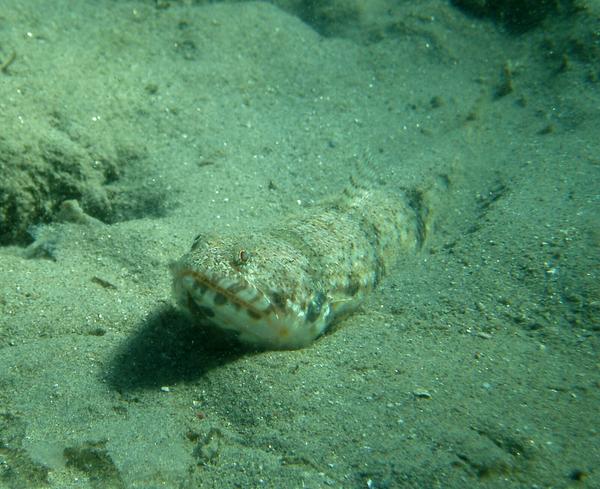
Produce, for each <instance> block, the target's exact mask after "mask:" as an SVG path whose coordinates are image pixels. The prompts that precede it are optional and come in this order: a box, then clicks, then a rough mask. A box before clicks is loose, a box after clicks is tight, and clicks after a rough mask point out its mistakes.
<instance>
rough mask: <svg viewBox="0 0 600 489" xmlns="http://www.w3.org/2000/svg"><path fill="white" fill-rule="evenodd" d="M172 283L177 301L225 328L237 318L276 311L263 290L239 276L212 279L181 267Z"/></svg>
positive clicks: (255, 317)
mask: <svg viewBox="0 0 600 489" xmlns="http://www.w3.org/2000/svg"><path fill="white" fill-rule="evenodd" d="M173 287H174V289H175V295H176V297H177V298H178V300H179V302H180V303H181V304H182V305H183V306H185V307H187V308H188V309H189V310H190V312H192V313H194V314H195V315H197V316H199V317H200V318H201V319H204V320H207V321H209V322H212V323H217V324H218V325H219V326H222V327H225V328H227V326H228V325H235V324H237V323H238V322H240V321H246V322H247V321H249V320H254V321H258V320H261V319H262V320H264V319H265V318H266V317H267V316H269V315H270V314H272V313H274V312H276V311H275V308H274V306H273V304H272V303H271V301H270V300H269V299H268V298H267V296H266V295H265V294H264V293H262V292H261V291H260V290H258V288H256V287H255V286H253V285H251V284H249V283H248V282H247V281H245V280H243V279H240V278H235V279H233V278H223V277H219V278H216V279H215V278H211V277H209V276H207V275H204V274H202V273H199V272H196V271H194V270H182V271H179V272H178V273H177V275H176V276H175V280H174V282H173ZM182 299H183V300H182ZM227 329H230V328H227Z"/></svg>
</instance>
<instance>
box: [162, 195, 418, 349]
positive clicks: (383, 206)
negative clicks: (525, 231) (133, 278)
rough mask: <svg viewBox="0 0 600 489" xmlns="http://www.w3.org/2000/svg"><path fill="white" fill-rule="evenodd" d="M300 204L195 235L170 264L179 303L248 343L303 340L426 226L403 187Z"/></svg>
mask: <svg viewBox="0 0 600 489" xmlns="http://www.w3.org/2000/svg"><path fill="white" fill-rule="evenodd" d="M305 212H306V213H305V214H301V215H295V216H291V217H289V218H288V219H286V220H285V221H283V223H282V224H281V225H279V226H276V227H270V228H268V229H259V230H257V231H256V232H253V233H249V234H242V235H237V234H227V235H223V236H217V237H214V236H205V235H203V234H201V235H199V236H197V237H196V239H195V240H194V243H193V245H192V248H191V250H190V251H189V253H187V254H185V255H184V256H183V257H182V258H181V259H180V260H178V261H177V262H175V263H173V264H172V265H171V272H172V274H173V290H174V294H175V297H176V300H177V302H178V304H179V305H180V306H181V307H183V308H184V309H186V310H187V311H189V313H190V314H191V315H192V316H193V317H194V318H196V319H197V320H199V321H201V322H204V323H211V324H212V325H214V326H216V327H219V328H222V329H224V330H228V331H233V332H236V333H237V334H238V338H239V340H240V341H242V342H243V343H247V344H249V345H251V346H253V347H258V348H269V349H295V348H302V347H304V346H307V345H308V344H310V343H311V342H312V341H313V340H314V339H315V338H317V337H318V336H320V335H321V334H322V333H323V332H324V331H326V330H327V328H328V327H329V326H330V325H331V324H332V323H333V322H334V321H336V320H338V319H339V318H341V317H344V316H345V315H347V314H349V313H351V312H352V311H354V310H356V309H357V307H359V306H360V305H361V304H362V303H363V301H364V299H365V297H366V296H367V295H368V293H369V292H370V291H371V290H372V289H373V288H374V287H375V286H376V285H377V284H378V283H379V281H380V279H381V277H382V276H383V275H384V274H385V273H386V272H387V271H388V270H389V268H390V267H391V266H392V265H393V264H394V262H395V261H396V258H397V257H398V255H399V254H400V253H402V252H403V251H407V250H410V249H414V248H415V247H416V246H418V244H419V243H420V241H421V240H422V238H423V234H424V231H423V226H422V223H421V220H420V218H419V215H418V212H416V211H415V209H414V206H413V205H411V203H410V200H409V199H408V198H407V196H406V195H403V194H400V195H393V196H392V195H388V194H386V193H384V192H383V191H378V190H367V189H361V188H356V187H354V188H349V189H348V190H346V191H345V192H344V193H343V195H342V196H341V197H340V198H339V199H337V200H336V201H332V202H329V203H324V204H321V205H315V206H312V207H310V208H307V209H306V210H305Z"/></svg>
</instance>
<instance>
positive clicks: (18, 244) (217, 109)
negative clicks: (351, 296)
mask: <svg viewBox="0 0 600 489" xmlns="http://www.w3.org/2000/svg"><path fill="white" fill-rule="evenodd" d="M331 4H332V9H333V10H331V11H329V14H330V15H331V18H325V17H319V18H317V19H314V22H312V23H311V19H310V18H304V17H302V16H301V15H300V16H299V15H296V14H297V12H298V10H294V8H297V5H295V4H294V2H288V3H285V2H281V3H280V5H279V6H277V5H271V4H267V3H261V2H248V3H239V4H236V3H210V2H204V3H203V2H199V3H192V2H149V1H148V2H142V1H138V2H129V1H123V2H111V1H103V2H99V1H91V0H90V1H80V2H70V1H66V0H58V1H53V2H48V1H37V2H20V1H17V0H3V1H2V7H1V9H0V66H2V72H0V169H1V170H2V175H0V177H1V178H2V180H3V182H2V187H1V188H0V204H1V205H2V206H3V207H2V211H3V213H0V217H1V220H0V236H2V243H3V246H2V247H0V487H2V488H4V487H6V488H10V489H13V488H38V487H40V488H42V487H49V488H65V489H67V488H109V489H110V488H144V489H154V488H179V489H189V488H196V487H207V488H210V487H219V488H228V487H273V488H281V487H289V488H302V487H307V488H321V487H339V488H380V489H383V488H405V487H407V488H436V487H440V488H442V487H443V488H464V487H484V488H485V487H503V488H545V487H571V486H572V487H590V488H592V487H600V473H599V472H598V469H597V467H598V466H600V440H599V432H600V425H599V423H598V412H599V408H600V363H599V360H598V359H599V357H598V348H599V346H600V343H599V336H598V332H599V331H600V285H599V284H600V280H599V276H598V275H599V274H600V268H599V256H600V254H599V245H600V217H599V216H600V212H599V202H600V196H599V193H598V192H599V190H598V189H599V188H600V187H599V185H598V182H599V181H600V179H599V176H600V175H599V172H600V157H599V156H598V155H599V154H600V152H599V144H598V140H599V138H598V129H597V127H598V124H599V123H600V110H599V109H600V89H599V88H600V85H599V84H598V79H599V77H600V72H599V66H600V64H599V61H600V55H599V50H598V49H597V48H596V47H595V44H594V41H593V39H594V37H593V27H590V26H593V22H594V21H595V19H597V18H598V14H599V11H598V8H597V6H595V4H594V3H592V2H589V4H588V5H587V6H586V9H585V10H583V11H580V12H577V13H575V14H571V15H566V14H565V15H562V14H561V15H554V16H551V17H549V18H548V19H546V20H545V21H544V22H543V23H542V24H540V25H539V26H537V27H534V28H532V29H530V30H528V31H527V32H522V33H515V32H511V31H510V30H509V29H506V27H505V26H502V25H501V24H498V23H496V22H494V21H493V20H490V19H481V18H475V17H470V16H469V15H466V14H465V13H464V12H463V11H460V10H458V9H456V8H454V7H453V6H451V5H449V4H447V3H445V2H435V1H423V2H406V3H402V2H385V1H383V0H381V1H377V2H373V3H369V2H363V3H360V2H349V4H351V5H354V6H355V7H356V10H352V11H349V12H348V11H344V10H343V9H341V10H342V11H341V12H337V11H336V10H335V6H336V2H331ZM337 5H338V7H339V2H337ZM284 8H285V9H284ZM311 12H312V14H315V12H314V11H311ZM304 13H306V12H304ZM317 13H320V14H323V11H320V12H317ZM336 14H339V17H336ZM301 17H302V18H301ZM334 21H339V24H334ZM333 25H337V26H338V28H336V29H334V28H329V29H328V28H327V26H329V27H331V26H333ZM357 174H358V175H359V176H360V178H363V179H364V181H366V182H367V183H372V184H373V185H379V186H385V187H386V188H387V189H388V190H392V191H393V189H402V190H405V191H406V190H408V191H413V192H415V193H416V194H417V193H418V192H419V191H423V189H426V188H428V187H429V186H431V185H432V182H436V184H437V185H439V186H440V187H443V189H444V191H443V192H440V193H439V195H438V196H436V198H435V199H434V200H433V202H432V204H431V206H432V212H433V213H434V216H435V219H434V225H433V227H432V229H431V232H430V233H429V236H428V239H427V242H426V243H425V246H424V247H423V249H422V250H420V251H419V252H418V253H411V254H408V255H406V256H403V257H402V259H401V261H400V263H399V264H398V266H397V267H396V268H395V269H394V270H393V271H392V273H391V274H390V275H389V276H388V277H387V279H386V280H385V281H384V283H383V284H382V285H381V287H380V288H379V289H378V290H377V291H376V292H375V293H374V294H373V295H372V297H371V298H370V300H369V302H368V303H367V304H365V306H364V307H363V308H362V309H361V310H360V311H359V312H358V313H356V314H354V315H353V316H351V317H349V318H348V319H346V320H344V321H343V322H342V323H340V324H338V325H337V326H336V327H335V328H334V330H333V331H331V332H330V333H329V334H327V335H325V336H324V337H322V338H320V339H319V340H317V341H316V342H315V343H314V344H313V345H311V346H310V347H308V348H305V349H301V350H296V351H283V352H282V351H277V352H268V351H267V352H251V351H247V350H244V349H241V348H239V347H237V346H236V345H235V344H232V343H231V342H229V341H224V340H223V339H222V338H219V335H218V334H217V333H215V332H214V331H211V330H210V329H206V328H201V327H198V326H195V325H193V324H190V322H189V320H188V318H187V317H186V316H185V315H184V314H182V313H181V312H180V311H179V310H178V309H177V308H176V307H175V304H174V301H173V298H172V296H171V290H170V287H171V284H170V282H171V277H170V275H169V269H168V265H169V263H170V262H171V261H172V260H175V259H177V258H178V257H179V256H181V255H182V254H183V253H184V252H185V251H186V250H187V249H188V248H189V246H190V244H191V242H192V240H193V238H194V236H196V235H197V234H198V233H200V232H213V233H218V232H219V231H222V230H224V229H227V230H234V231H235V230H237V229H239V230H240V232H241V231H242V230H244V231H246V230H248V229H257V231H256V232H260V229H265V228H266V227H268V226H269V225H270V224H272V223H274V222H276V221H278V220H279V219H281V217H282V216H284V215H286V214H287V213H289V212H310V211H311V206H312V205H313V204H314V203H315V202H318V201H320V200H321V199H327V198H330V197H331V196H333V195H336V194H337V193H339V192H341V191H342V190H343V189H344V187H345V186H346V185H347V184H348V179H349V177H350V176H356V175H357ZM65 201H66V203H65Z"/></svg>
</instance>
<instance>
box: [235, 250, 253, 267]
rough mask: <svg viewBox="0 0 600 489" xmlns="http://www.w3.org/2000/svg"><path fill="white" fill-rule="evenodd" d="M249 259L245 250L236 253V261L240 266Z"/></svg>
mask: <svg viewBox="0 0 600 489" xmlns="http://www.w3.org/2000/svg"><path fill="white" fill-rule="evenodd" d="M249 259H250V253H248V252H247V251H246V250H244V249H242V250H240V251H239V252H238V259H237V261H238V263H239V264H240V265H242V264H244V263H247V262H248V260H249Z"/></svg>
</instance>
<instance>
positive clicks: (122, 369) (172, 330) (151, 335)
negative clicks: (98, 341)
mask: <svg viewBox="0 0 600 489" xmlns="http://www.w3.org/2000/svg"><path fill="white" fill-rule="evenodd" d="M252 353H253V352H252V351H251V350H249V349H248V348H246V347H244V346H243V345H241V344H240V343H239V342H237V341H236V339H235V337H234V336H233V335H228V334H227V333H225V332H222V331H221V330H219V329H217V328H215V327H211V326H210V325H203V324H199V325H197V324H192V321H191V319H190V318H189V317H188V316H187V315H185V314H183V313H182V312H180V311H179V310H177V309H175V308H174V307H173V306H170V305H165V306H163V307H161V308H159V309H157V310H156V311H155V312H154V313H153V314H152V315H151V316H150V317H149V318H148V319H147V320H145V321H144V322H143V323H142V324H141V327H140V328H139V330H138V331H137V332H136V333H135V334H134V335H133V336H131V337H130V338H129V339H128V340H127V341H126V342H125V343H124V344H123V345H121V346H120V347H119V348H118V350H117V351H116V352H115V356H114V358H113V360H112V362H111V363H112V364H111V365H110V368H109V374H108V377H107V380H108V382H109V384H110V385H111V386H112V387H113V388H114V389H116V390H119V391H127V390H135V389H145V388H156V387H157V386H158V387H162V386H169V385H173V384H175V383H178V382H181V381H193V380H197V379H199V378H201V377H202V376H204V375H206V374H207V373H208V372H209V371H210V370H212V369H214V368H218V367H220V366H223V365H226V364H228V363H230V362H233V361H235V360H237V359H238V358H240V357H242V356H246V355H249V354H252Z"/></svg>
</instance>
